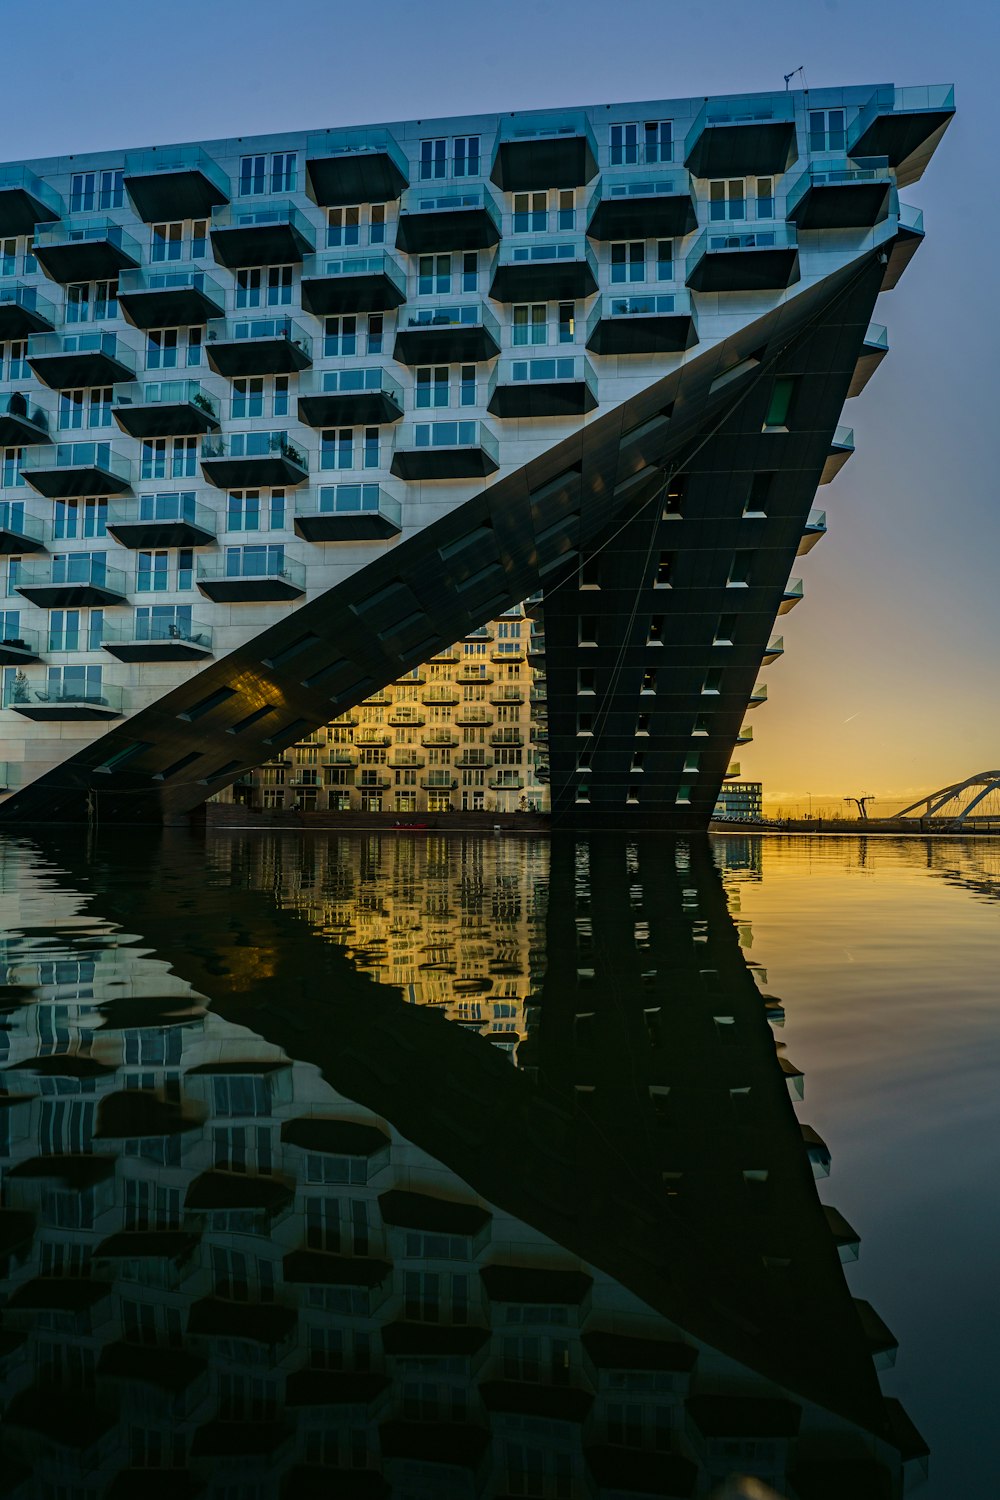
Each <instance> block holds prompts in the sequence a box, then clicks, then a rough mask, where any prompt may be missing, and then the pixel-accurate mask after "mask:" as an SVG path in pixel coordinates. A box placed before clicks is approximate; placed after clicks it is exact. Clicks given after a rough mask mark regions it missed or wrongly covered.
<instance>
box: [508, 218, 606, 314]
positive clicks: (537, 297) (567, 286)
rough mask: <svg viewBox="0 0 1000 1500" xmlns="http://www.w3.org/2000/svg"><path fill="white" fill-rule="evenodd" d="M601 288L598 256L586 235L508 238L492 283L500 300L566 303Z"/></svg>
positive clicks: (587, 295)
mask: <svg viewBox="0 0 1000 1500" xmlns="http://www.w3.org/2000/svg"><path fill="white" fill-rule="evenodd" d="M596 291H597V257H596V256H595V255H594V252H593V250H591V248H590V246H589V245H588V243H587V239H586V236H585V235H582V234H569V235H539V236H537V237H536V236H526V237H525V238H524V239H512V240H505V241H504V243H503V244H502V245H501V247H500V251H499V254H498V256H497V259H496V262H495V265H494V270H493V281H492V283H491V285H490V296H491V297H494V298H495V299H496V301H497V302H563V301H570V300H575V299H576V298H578V297H589V296H591V295H592V294H593V293H594V292H596Z"/></svg>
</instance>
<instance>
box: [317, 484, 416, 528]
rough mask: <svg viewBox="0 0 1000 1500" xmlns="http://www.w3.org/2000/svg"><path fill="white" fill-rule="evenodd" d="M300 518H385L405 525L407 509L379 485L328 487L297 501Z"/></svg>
mask: <svg viewBox="0 0 1000 1500" xmlns="http://www.w3.org/2000/svg"><path fill="white" fill-rule="evenodd" d="M295 512H296V515H313V516H382V517H384V518H385V519H386V520H388V521H390V522H392V524H393V525H394V526H397V527H398V526H401V525H402V520H403V507H402V505H401V504H400V502H399V501H398V500H394V499H393V498H392V496H391V495H389V494H387V493H386V491H385V490H384V489H383V488H382V486H381V485H378V484H324V485H321V486H320V487H319V489H318V490H317V491H316V492H315V494H306V495H303V496H302V497H301V499H300V500H296V502H295Z"/></svg>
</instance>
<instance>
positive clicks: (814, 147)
mask: <svg viewBox="0 0 1000 1500" xmlns="http://www.w3.org/2000/svg"><path fill="white" fill-rule="evenodd" d="M845 122H846V117H845V114H844V111H843V110H842V109H811V110H810V111H809V150H810V151H846V150H847V131H846V128H845Z"/></svg>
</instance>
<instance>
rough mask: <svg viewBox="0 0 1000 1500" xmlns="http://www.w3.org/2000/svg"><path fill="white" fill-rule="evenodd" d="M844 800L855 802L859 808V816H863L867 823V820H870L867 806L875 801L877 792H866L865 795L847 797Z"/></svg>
mask: <svg viewBox="0 0 1000 1500" xmlns="http://www.w3.org/2000/svg"><path fill="white" fill-rule="evenodd" d="M844 801H845V802H853V803H854V806H855V807H856V808H857V810H858V817H859V818H861V819H862V820H863V821H864V822H866V823H867V821H868V807H867V804H868V803H869V802H874V801H875V793H874V792H865V794H864V796H863V797H845V798H844Z"/></svg>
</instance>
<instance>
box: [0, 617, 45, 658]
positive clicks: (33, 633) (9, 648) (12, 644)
mask: <svg viewBox="0 0 1000 1500" xmlns="http://www.w3.org/2000/svg"><path fill="white" fill-rule="evenodd" d="M41 653H42V643H41V641H40V639H39V636H38V631H37V630H28V629H26V628H24V627H22V626H21V625H18V627H17V630H16V631H13V632H12V633H11V634H10V635H5V636H2V637H0V667H19V666H22V665H24V664H25V663H30V662H33V661H41Z"/></svg>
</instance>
